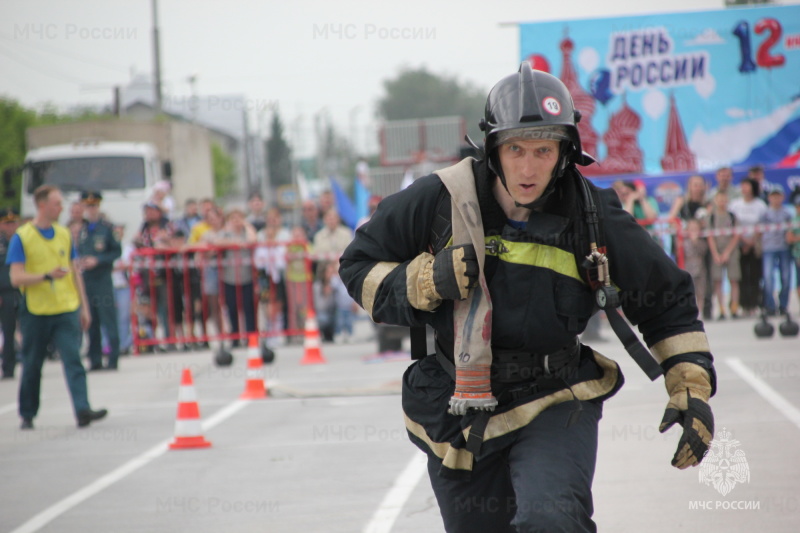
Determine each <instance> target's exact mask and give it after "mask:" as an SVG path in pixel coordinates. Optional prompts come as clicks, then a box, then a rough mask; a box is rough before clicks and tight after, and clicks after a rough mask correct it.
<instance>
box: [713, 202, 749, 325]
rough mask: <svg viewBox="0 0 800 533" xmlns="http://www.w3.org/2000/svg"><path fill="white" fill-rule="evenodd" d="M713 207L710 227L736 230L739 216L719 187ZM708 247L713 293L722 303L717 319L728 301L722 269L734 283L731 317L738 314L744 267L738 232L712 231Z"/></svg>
mask: <svg viewBox="0 0 800 533" xmlns="http://www.w3.org/2000/svg"><path fill="white" fill-rule="evenodd" d="M713 204H714V206H713V208H712V210H711V214H710V215H709V216H708V229H709V230H712V231H714V230H723V231H724V230H733V228H735V227H736V226H737V221H736V216H735V215H734V214H733V213H731V212H730V211H729V210H728V194H727V193H726V192H723V191H717V193H716V194H715V195H714V199H713ZM708 248H709V250H710V251H711V281H712V282H713V283H714V294H716V296H717V303H718V305H719V318H718V320H725V303H724V296H723V294H722V276H723V270H724V271H725V272H726V273H727V275H728V282H729V283H730V285H731V299H730V302H729V303H730V307H729V311H730V314H731V318H738V316H739V282H740V281H741V280H742V269H741V264H740V258H739V236H738V235H725V234H723V235H709V236H708Z"/></svg>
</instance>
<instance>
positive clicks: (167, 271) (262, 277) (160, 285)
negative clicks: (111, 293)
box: [128, 241, 337, 353]
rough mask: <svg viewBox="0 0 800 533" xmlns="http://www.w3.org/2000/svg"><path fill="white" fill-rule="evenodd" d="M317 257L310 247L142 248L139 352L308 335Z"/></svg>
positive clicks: (134, 321)
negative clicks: (158, 347) (251, 337)
mask: <svg viewBox="0 0 800 533" xmlns="http://www.w3.org/2000/svg"><path fill="white" fill-rule="evenodd" d="M335 259H337V258H336V257H329V256H320V255H316V256H313V257H312V255H310V254H309V252H308V245H307V243H305V242H300V241H291V242H282V243H274V242H267V243H254V244H247V245H225V246H192V247H185V248H180V249H178V248H142V249H139V250H137V251H135V252H134V253H133V254H132V255H131V259H130V265H129V267H128V273H129V280H130V291H131V302H133V312H132V314H131V326H132V331H133V342H134V353H139V352H141V351H142V350H144V349H149V348H148V347H152V346H156V345H172V346H174V345H176V344H177V343H180V344H182V345H183V346H184V347H187V348H188V347H191V345H192V344H202V343H208V342H216V341H231V342H232V343H234V344H240V343H241V344H242V345H245V344H246V340H247V337H248V334H249V333H256V334H258V336H259V337H260V338H269V337H283V336H286V337H296V338H297V339H301V338H302V336H303V334H304V327H305V318H306V315H307V312H308V307H309V305H313V300H314V298H313V292H312V282H313V280H314V275H313V274H314V271H313V265H314V263H315V262H317V261H322V260H335Z"/></svg>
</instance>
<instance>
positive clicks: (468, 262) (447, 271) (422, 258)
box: [406, 244, 480, 311]
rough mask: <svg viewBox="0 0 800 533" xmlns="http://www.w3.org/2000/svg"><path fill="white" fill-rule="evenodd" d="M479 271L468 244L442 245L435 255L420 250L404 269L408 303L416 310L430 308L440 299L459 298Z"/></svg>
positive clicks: (472, 283) (467, 294) (472, 249)
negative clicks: (445, 246)
mask: <svg viewBox="0 0 800 533" xmlns="http://www.w3.org/2000/svg"><path fill="white" fill-rule="evenodd" d="M479 272H480V267H479V266H478V257H477V255H476V254H475V248H474V247H473V246H472V245H471V244H462V245H459V246H452V247H450V248H445V249H443V250H441V251H440V252H439V253H437V254H436V255H435V256H433V255H431V254H429V253H427V252H423V253H421V254H419V255H418V256H417V257H415V258H414V260H413V261H411V262H410V263H409V264H408V267H407V268H406V287H407V296H408V302H409V303H410V304H411V305H412V306H413V307H414V308H416V309H419V310H420V311H433V310H434V309H436V308H437V307H438V306H439V304H440V303H442V300H463V299H465V298H466V297H467V296H469V290H470V289H471V288H472V287H474V286H475V285H476V284H477V283H478V275H479Z"/></svg>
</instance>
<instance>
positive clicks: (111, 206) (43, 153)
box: [20, 141, 161, 241]
mask: <svg viewBox="0 0 800 533" xmlns="http://www.w3.org/2000/svg"><path fill="white" fill-rule="evenodd" d="M160 179H161V167H160V163H159V160H158V156H157V153H156V150H155V147H154V146H153V145H151V144H149V143H138V142H98V141H80V142H74V143H71V144H62V145H55V146H47V147H44V148H39V149H35V150H31V151H30V152H28V154H27V156H26V157H25V164H24V166H23V170H22V198H21V202H20V211H21V215H22V216H23V217H28V216H33V215H35V214H36V207H35V206H34V204H33V191H35V190H36V188H37V187H39V186H41V185H55V186H57V187H58V188H59V189H61V191H62V193H63V195H64V212H63V213H62V215H61V218H62V220H61V223H62V224H65V223H66V222H67V220H66V218H67V217H68V216H69V205H70V204H71V203H72V202H74V201H76V200H80V196H81V192H83V191H100V192H101V193H102V194H103V204H102V207H101V210H102V212H103V213H104V214H105V215H106V218H107V219H108V220H109V221H110V222H111V223H113V224H116V225H120V224H121V225H125V238H124V240H125V241H130V240H131V238H132V237H133V236H134V234H135V233H136V232H137V231H138V229H139V227H140V226H141V223H142V205H143V204H144V203H145V202H146V200H147V197H148V194H149V193H150V191H151V190H152V187H153V185H154V184H155V183H156V182H157V181H158V180H160Z"/></svg>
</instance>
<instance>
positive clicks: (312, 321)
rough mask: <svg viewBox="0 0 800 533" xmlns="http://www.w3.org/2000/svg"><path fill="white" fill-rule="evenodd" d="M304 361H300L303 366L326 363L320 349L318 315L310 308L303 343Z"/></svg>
mask: <svg viewBox="0 0 800 533" xmlns="http://www.w3.org/2000/svg"><path fill="white" fill-rule="evenodd" d="M303 349H304V350H305V353H304V354H303V359H301V360H300V364H301V365H317V364H320V363H324V362H325V359H324V358H323V357H322V351H321V350H320V348H319V326H317V315H316V314H314V309H312V308H311V307H309V308H308V316H306V338H305V341H304V342H303Z"/></svg>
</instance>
